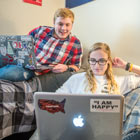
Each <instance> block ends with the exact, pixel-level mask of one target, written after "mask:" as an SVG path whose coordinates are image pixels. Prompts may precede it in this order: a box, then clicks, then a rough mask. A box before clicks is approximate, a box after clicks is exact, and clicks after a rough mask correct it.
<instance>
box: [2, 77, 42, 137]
mask: <svg viewBox="0 0 140 140" xmlns="http://www.w3.org/2000/svg"><path fill="white" fill-rule="evenodd" d="M40 90H41V85H40V80H39V78H38V77H35V78H33V79H32V80H30V81H28V82H27V81H23V82H10V81H7V80H0V139H2V138H4V137H7V136H9V135H11V134H14V133H20V132H28V131H32V130H35V129H36V122H35V115H34V106H33V93H34V92H35V91H40Z"/></svg>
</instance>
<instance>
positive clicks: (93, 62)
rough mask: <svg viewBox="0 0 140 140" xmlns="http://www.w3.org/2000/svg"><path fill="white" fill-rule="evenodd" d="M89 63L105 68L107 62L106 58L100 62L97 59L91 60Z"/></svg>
mask: <svg viewBox="0 0 140 140" xmlns="http://www.w3.org/2000/svg"><path fill="white" fill-rule="evenodd" d="M89 63H90V64H91V65H96V63H98V64H99V65H100V66H104V65H106V63H107V60H106V59H104V58H100V59H99V60H98V61H97V60H96V59H95V58H89Z"/></svg>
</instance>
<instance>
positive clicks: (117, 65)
mask: <svg viewBox="0 0 140 140" xmlns="http://www.w3.org/2000/svg"><path fill="white" fill-rule="evenodd" d="M126 64H127V62H126V61H124V60H122V59H121V58H119V57H115V58H114V59H113V60H112V65H113V67H114V68H122V69H125V68H126Z"/></svg>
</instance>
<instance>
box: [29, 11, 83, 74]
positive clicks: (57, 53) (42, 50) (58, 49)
mask: <svg viewBox="0 0 140 140" xmlns="http://www.w3.org/2000/svg"><path fill="white" fill-rule="evenodd" d="M73 22H74V14H73V12H72V11H71V10H69V9H67V8H61V9H58V10H57V11H56V12H55V15H54V27H48V26H40V27H37V28H35V29H33V30H32V31H31V32H30V33H29V35H31V36H32V37H33V39H34V43H35V54H36V59H37V63H38V65H47V66H48V69H46V70H42V71H41V72H40V73H39V72H37V73H38V74H44V73H48V71H52V72H53V73H61V72H65V71H67V70H68V69H71V70H73V71H77V70H79V66H80V59H81V54H82V50H81V44H80V41H79V40H78V39H77V38H76V37H75V36H72V35H71V30H72V26H73Z"/></svg>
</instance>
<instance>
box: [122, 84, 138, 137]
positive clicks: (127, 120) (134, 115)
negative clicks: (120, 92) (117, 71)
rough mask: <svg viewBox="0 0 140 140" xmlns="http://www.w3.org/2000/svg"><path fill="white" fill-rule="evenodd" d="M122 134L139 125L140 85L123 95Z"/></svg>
mask: <svg viewBox="0 0 140 140" xmlns="http://www.w3.org/2000/svg"><path fill="white" fill-rule="evenodd" d="M124 97H125V102H124V113H123V135H125V134H128V132H129V130H132V129H135V128H136V127H137V126H140V86H139V87H137V88H136V89H133V90H132V91H130V92H128V93H126V94H125V95H124Z"/></svg>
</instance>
